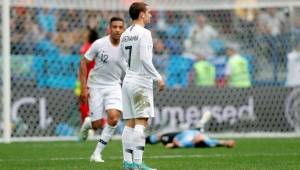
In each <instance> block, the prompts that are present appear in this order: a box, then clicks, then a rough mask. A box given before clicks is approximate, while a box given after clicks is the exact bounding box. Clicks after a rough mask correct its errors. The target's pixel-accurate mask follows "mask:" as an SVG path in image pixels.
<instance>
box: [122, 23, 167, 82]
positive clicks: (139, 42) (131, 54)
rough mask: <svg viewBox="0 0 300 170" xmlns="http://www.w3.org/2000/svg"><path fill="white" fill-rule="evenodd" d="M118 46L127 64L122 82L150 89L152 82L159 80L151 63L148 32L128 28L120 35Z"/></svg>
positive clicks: (150, 43)
mask: <svg viewBox="0 0 300 170" xmlns="http://www.w3.org/2000/svg"><path fill="white" fill-rule="evenodd" d="M120 46H121V55H122V56H123V57H125V59H126V61H127V64H128V69H127V71H126V75H125V78H124V82H126V81H129V82H134V83H137V84H141V85H143V86H147V87H152V84H153V80H160V79H161V76H160V74H159V73H158V72H157V70H156V69H155V68H154V66H153V63H152V49H153V41H152V37H151V32H150V31H149V30H147V29H145V28H144V27H142V26H140V25H132V26H130V27H129V28H127V29H126V31H125V32H124V33H123V34H122V36H121V42H120Z"/></svg>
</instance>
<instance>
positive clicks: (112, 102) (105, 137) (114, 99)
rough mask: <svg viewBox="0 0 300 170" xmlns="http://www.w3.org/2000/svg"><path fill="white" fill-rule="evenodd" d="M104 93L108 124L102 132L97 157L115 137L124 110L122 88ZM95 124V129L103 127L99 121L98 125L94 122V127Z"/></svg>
mask: <svg viewBox="0 0 300 170" xmlns="http://www.w3.org/2000/svg"><path fill="white" fill-rule="evenodd" d="M102 91H103V94H104V95H103V98H104V105H105V111H106V113H107V124H106V126H105V127H104V129H103V130H102V133H101V136H100V139H99V141H98V143H97V146H96V148H95V151H94V153H93V155H95V156H97V157H98V156H100V157H101V154H102V151H103V149H104V148H105V147H106V145H107V143H108V142H109V140H110V139H111V138H112V136H113V135H114V133H115V130H116V127H117V124H118V122H119V119H120V116H121V111H122V110H123V107H122V94H121V87H113V88H105V89H103V90H102ZM94 123H95V126H93V128H100V127H101V123H102V122H101V120H97V123H96V122H93V123H92V125H94Z"/></svg>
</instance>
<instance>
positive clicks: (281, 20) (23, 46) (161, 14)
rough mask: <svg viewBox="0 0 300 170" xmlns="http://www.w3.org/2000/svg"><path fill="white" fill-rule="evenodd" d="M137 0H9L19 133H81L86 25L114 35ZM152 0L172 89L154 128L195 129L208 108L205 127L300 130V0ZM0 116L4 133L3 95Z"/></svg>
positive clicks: (160, 102) (158, 52)
mask: <svg viewBox="0 0 300 170" xmlns="http://www.w3.org/2000/svg"><path fill="white" fill-rule="evenodd" d="M132 2H134V1H133V0H110V1H107V0H85V1H82V0H64V1H58V0H44V1H41V0H12V1H11V5H10V23H9V29H10V46H11V48H10V62H11V67H10V70H11V112H10V113H9V114H10V117H11V129H12V133H11V136H12V137H13V139H20V138H22V139H31V138H44V137H54V138H57V137H75V136H76V135H77V133H78V129H79V127H80V112H79V102H78V97H79V96H78V94H79V92H78V88H79V86H78V68H79V61H80V59H81V57H82V54H81V50H82V48H83V46H84V45H85V43H87V42H88V41H89V36H87V34H88V33H87V31H88V30H90V29H93V30H95V31H96V32H97V33H98V36H99V38H100V37H102V36H104V35H106V34H108V24H109V19H110V18H111V17H112V16H121V17H123V18H125V20H126V23H127V26H128V25H130V18H129V15H128V12H127V10H128V7H129V5H130V4H131V3H132ZM145 2H146V3H148V4H149V5H150V6H151V8H152V22H151V24H149V25H147V28H149V29H150V30H151V32H152V36H153V41H154V57H153V63H154V65H155V67H156V68H157V69H158V71H159V72H160V73H161V74H162V75H163V77H164V79H165V81H166V86H167V90H166V91H165V92H163V93H156V92H155V95H154V96H155V105H156V113H157V117H156V118H155V119H153V120H151V121H150V127H149V132H156V131H170V130H181V129H187V128H192V127H195V126H196V123H197V121H198V120H199V119H200V117H201V115H202V113H203V112H205V111H206V110H209V111H210V112H212V114H213V116H212V119H211V120H210V121H209V123H208V124H207V125H206V126H205V130H206V131H207V132H209V133H212V134H220V135H222V134H223V135H225V134H228V133H231V134H242V135H252V134H258V135H272V134H273V135H275V134H278V133H279V134H281V135H288V134H298V135H299V133H300V132H299V129H300V89H299V88H298V87H299V85H300V77H299V76H300V1H299V0H286V1H281V0H185V1H182V0H148V1H145ZM0 23H1V25H2V19H1V21H0ZM2 36H3V35H1V37H2ZM2 43H3V42H2ZM2 45H3V44H2ZM1 51H2V46H1ZM1 60H3V55H1V56H0V61H1ZM0 63H1V65H0V72H1V76H0V86H1V87H2V85H3V81H2V79H3V76H2V75H3V74H2V73H3V72H2V67H3V65H2V63H3V61H1V62H0ZM0 94H1V95H0V96H3V92H2V91H1V92H0ZM0 115H1V116H0V117H1V118H0V125H1V126H0V138H1V137H2V135H3V129H4V125H3V123H2V122H3V119H2V117H3V115H4V113H3V99H2V98H1V99H0ZM121 127H122V123H120V128H119V129H120V131H121V129H122V128H121Z"/></svg>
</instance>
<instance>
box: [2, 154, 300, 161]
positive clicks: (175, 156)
mask: <svg viewBox="0 0 300 170" xmlns="http://www.w3.org/2000/svg"><path fill="white" fill-rule="evenodd" d="M256 156H263V157H280V156H300V153H265V154H256V153H253V154H236V155H227V154H212V155H211V154H210V155H158V156H144V158H146V159H176V158H217V157H256ZM107 159H108V160H120V159H122V157H118V156H111V157H108V158H107ZM49 160H50V161H73V160H89V158H88V157H73V158H72V157H69V158H40V159H26V158H24V159H20V158H18V161H25V162H26V161H49ZM0 161H1V162H6V161H16V160H14V159H9V160H4V159H0Z"/></svg>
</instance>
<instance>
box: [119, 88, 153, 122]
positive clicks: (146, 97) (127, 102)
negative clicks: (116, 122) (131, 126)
mask: <svg viewBox="0 0 300 170" xmlns="http://www.w3.org/2000/svg"><path fill="white" fill-rule="evenodd" d="M122 97H123V106H124V111H123V119H134V118H148V117H154V104H153V90H152V89H150V88H145V87H142V86H140V85H136V84H133V83H127V82H125V83H124V84H123V87H122Z"/></svg>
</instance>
